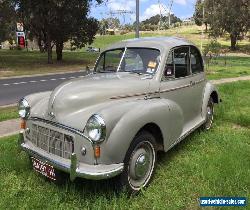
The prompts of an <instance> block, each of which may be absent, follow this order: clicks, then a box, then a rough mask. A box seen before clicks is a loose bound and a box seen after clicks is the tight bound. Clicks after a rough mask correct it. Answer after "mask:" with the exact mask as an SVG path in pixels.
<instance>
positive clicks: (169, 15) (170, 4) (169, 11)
mask: <svg viewBox="0 0 250 210" xmlns="http://www.w3.org/2000/svg"><path fill="white" fill-rule="evenodd" d="M173 3H174V0H171V1H170V3H169V8H168V27H169V28H170V26H171V9H172V6H173Z"/></svg>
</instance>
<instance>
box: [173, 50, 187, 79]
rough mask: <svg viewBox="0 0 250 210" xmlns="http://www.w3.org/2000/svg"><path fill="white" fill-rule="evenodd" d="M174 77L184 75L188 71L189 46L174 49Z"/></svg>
mask: <svg viewBox="0 0 250 210" xmlns="http://www.w3.org/2000/svg"><path fill="white" fill-rule="evenodd" d="M173 57H174V67H175V78H180V77H186V76H188V75H189V74H190V72H189V47H180V48H177V49H174V56H173Z"/></svg>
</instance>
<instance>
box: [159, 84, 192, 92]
mask: <svg viewBox="0 0 250 210" xmlns="http://www.w3.org/2000/svg"><path fill="white" fill-rule="evenodd" d="M186 87H190V84H187V85H182V86H179V87H175V88H170V89H163V90H160V93H166V92H171V91H174V90H179V89H182V88H186Z"/></svg>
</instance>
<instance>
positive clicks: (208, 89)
mask: <svg viewBox="0 0 250 210" xmlns="http://www.w3.org/2000/svg"><path fill="white" fill-rule="evenodd" d="M210 97H212V99H213V102H214V103H216V104H219V103H220V97H219V92H218V90H217V88H216V87H215V86H214V85H213V84H212V83H210V82H207V84H206V86H205V90H204V95H203V102H202V116H203V118H204V117H205V116H206V107H207V103H208V101H209V98H210Z"/></svg>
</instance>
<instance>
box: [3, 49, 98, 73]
mask: <svg viewBox="0 0 250 210" xmlns="http://www.w3.org/2000/svg"><path fill="white" fill-rule="evenodd" d="M53 56H54V63H53V64H47V54H46V53H40V52H38V51H30V52H27V51H18V50H13V51H11V50H0V77H8V76H18V75H28V74H44V73H56V72H63V71H65V72H66V71H76V70H83V69H85V67H86V65H93V64H94V62H95V60H96V57H97V56H98V54H97V53H87V52H78V51H77V52H64V53H63V61H60V62H57V61H56V59H55V53H54V54H53Z"/></svg>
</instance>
